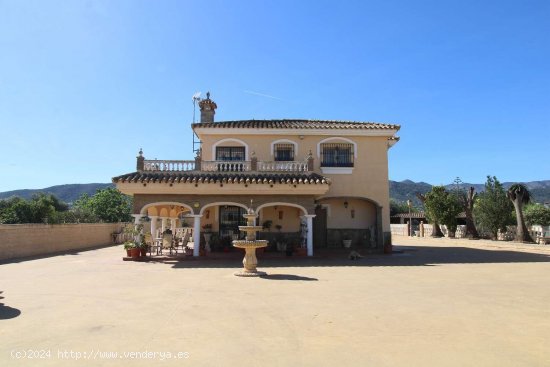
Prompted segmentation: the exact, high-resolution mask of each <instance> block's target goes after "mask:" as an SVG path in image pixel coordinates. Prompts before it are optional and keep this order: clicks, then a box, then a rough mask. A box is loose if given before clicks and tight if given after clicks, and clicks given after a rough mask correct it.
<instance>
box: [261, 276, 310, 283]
mask: <svg viewBox="0 0 550 367" xmlns="http://www.w3.org/2000/svg"><path fill="white" fill-rule="evenodd" d="M260 278H262V279H269V280H305V281H308V282H311V281H318V280H319V279H317V278H310V277H303V276H301V275H292V274H266V275H263V276H261V277H260Z"/></svg>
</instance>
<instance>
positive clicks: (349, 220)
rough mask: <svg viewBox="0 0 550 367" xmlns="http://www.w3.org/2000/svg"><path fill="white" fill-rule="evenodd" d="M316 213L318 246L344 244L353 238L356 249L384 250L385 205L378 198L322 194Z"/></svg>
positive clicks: (315, 232) (352, 241)
mask: <svg viewBox="0 0 550 367" xmlns="http://www.w3.org/2000/svg"><path fill="white" fill-rule="evenodd" d="M316 213H317V217H316V219H315V221H316V223H315V224H314V237H315V238H314V241H315V244H316V246H319V247H329V248H330V247H342V246H344V245H347V244H349V243H350V242H349V241H351V246H352V247H353V248H357V249H361V250H364V251H367V252H380V251H381V250H382V248H383V233H382V207H381V206H380V205H379V204H378V203H377V202H376V201H374V200H372V199H369V198H365V197H357V196H337V197H323V198H320V199H318V200H317V208H316ZM319 223H321V225H319ZM346 242H347V243H346Z"/></svg>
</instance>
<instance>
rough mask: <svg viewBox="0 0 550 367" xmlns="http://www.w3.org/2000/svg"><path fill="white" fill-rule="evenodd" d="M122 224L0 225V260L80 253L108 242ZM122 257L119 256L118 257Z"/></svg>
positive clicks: (110, 241)
mask: <svg viewBox="0 0 550 367" xmlns="http://www.w3.org/2000/svg"><path fill="white" fill-rule="evenodd" d="M123 225H124V224H122V223H86V224H55V225H49V224H2V225H0V260H7V259H13V258H19V257H26V256H36V255H47V254H53V253H56V252H63V251H72V250H82V249H86V248H91V247H95V246H102V245H109V244H111V243H112V237H111V233H113V232H119V231H120V230H121V229H122V227H123ZM121 256H122V255H121Z"/></svg>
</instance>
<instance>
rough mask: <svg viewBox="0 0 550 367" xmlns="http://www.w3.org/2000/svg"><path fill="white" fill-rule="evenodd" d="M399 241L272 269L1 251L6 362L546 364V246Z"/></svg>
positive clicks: (549, 255) (107, 254)
mask: <svg viewBox="0 0 550 367" xmlns="http://www.w3.org/2000/svg"><path fill="white" fill-rule="evenodd" d="M394 242H396V243H397V244H402V245H404V246H403V247H401V248H400V249H401V250H402V252H400V253H396V254H394V255H386V256H383V255H380V256H368V257H367V258H364V259H361V260H358V261H350V260H347V259H345V253H343V252H340V253H335V254H333V255H334V256H332V257H318V258H314V259H305V258H301V259H298V258H291V259H265V260H264V261H263V262H262V260H260V264H259V269H261V270H264V271H267V272H268V274H269V276H268V277H267V278H238V277H235V276H233V272H234V271H235V270H236V269H238V268H239V267H240V264H239V260H235V259H225V260H224V259H210V260H205V259H201V260H184V261H181V262H177V261H164V262H148V263H135V262H123V261H121V257H122V255H123V250H122V248H121V246H117V247H110V248H104V249H98V250H93V251H86V252H80V253H78V254H72V255H63V256H55V257H49V258H43V259H35V260H29V261H21V262H13V263H7V264H2V265H0V291H2V292H3V293H2V294H0V296H3V297H4V299H2V300H0V301H1V302H3V303H4V306H0V366H78V365H85V366H89V365H92V366H149V365H152V364H153V363H154V364H158V365H178V366H186V365H188V366H338V367H341V366H461V367H462V366H498V367H504V366H514V367H517V366H550V250H549V248H550V247H548V246H547V248H544V247H540V246H539V247H535V246H533V247H528V246H513V245H499V246H493V245H491V243H484V242H475V243H471V242H468V241H457V242H452V241H451V242H449V241H445V240H441V241H434V240H427V239H426V240H419V239H417V240H414V239H413V240H411V239H396V240H395V241H394ZM493 244H494V243H493ZM398 249H399V248H398ZM48 351H49V353H48ZM71 352H72V353H71ZM168 352H169V353H170V355H168ZM107 353H111V354H109V355H107ZM114 353H118V355H114ZM161 353H162V354H161ZM178 353H179V354H178ZM29 357H34V358H29ZM168 357H170V358H168ZM163 358H164V360H163V361H162V363H161V362H160V361H161V360H162V359H163Z"/></svg>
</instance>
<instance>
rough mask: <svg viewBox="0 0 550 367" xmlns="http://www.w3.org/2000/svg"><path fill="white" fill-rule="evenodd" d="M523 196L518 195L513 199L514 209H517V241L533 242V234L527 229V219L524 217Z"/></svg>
mask: <svg viewBox="0 0 550 367" xmlns="http://www.w3.org/2000/svg"><path fill="white" fill-rule="evenodd" d="M522 200H523V197H521V196H519V195H517V196H516V199H515V200H514V201H513V203H514V209H515V210H516V222H517V227H516V241H517V242H526V243H533V242H535V241H533V239H532V238H531V235H530V234H529V231H528V230H527V226H526V225H525V220H524V219H523V210H522V209H523V208H522V206H523V201H522Z"/></svg>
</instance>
